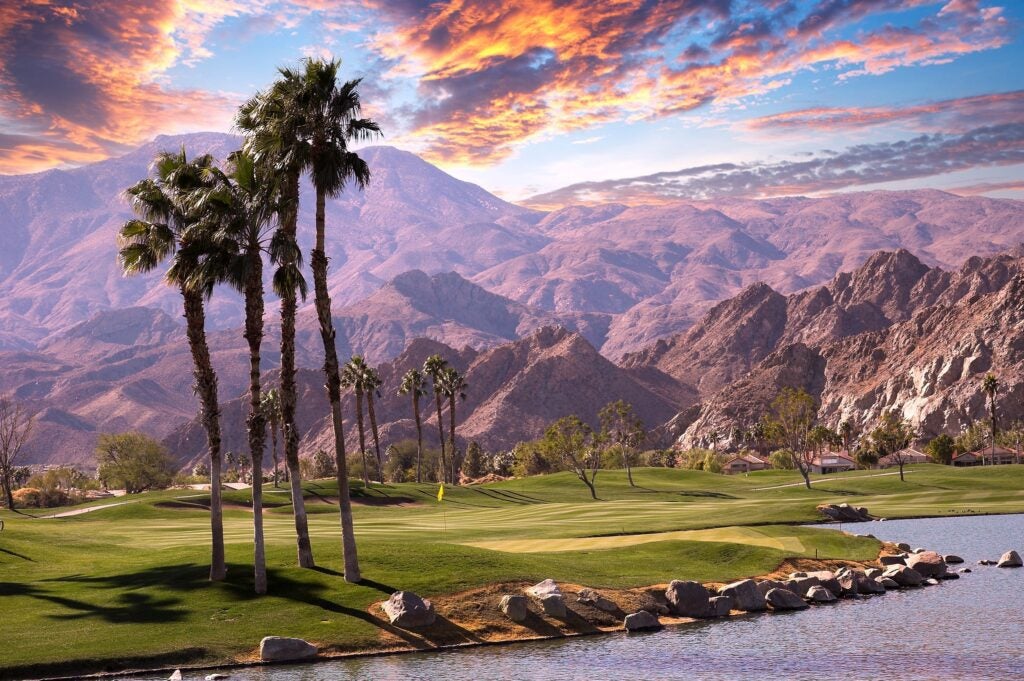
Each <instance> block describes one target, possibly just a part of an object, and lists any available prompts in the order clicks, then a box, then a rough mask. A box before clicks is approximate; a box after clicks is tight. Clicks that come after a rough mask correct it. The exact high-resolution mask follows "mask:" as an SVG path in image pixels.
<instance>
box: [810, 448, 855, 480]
mask: <svg viewBox="0 0 1024 681" xmlns="http://www.w3.org/2000/svg"><path fill="white" fill-rule="evenodd" d="M856 467H857V462H856V461H854V460H853V459H852V458H850V456H849V455H847V454H842V453H840V452H825V453H824V454H822V455H821V456H816V457H814V459H813V460H812V461H811V472H812V473H816V474H818V475H828V474H829V473H842V472H843V471H852V470H853V469H855V468H856Z"/></svg>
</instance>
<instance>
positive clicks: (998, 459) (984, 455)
mask: <svg viewBox="0 0 1024 681" xmlns="http://www.w3.org/2000/svg"><path fill="white" fill-rule="evenodd" d="M971 454H973V455H974V456H975V457H977V458H978V459H979V460H980V461H981V462H982V465H983V466H992V465H996V466H1000V465H1003V464H1010V463H1017V452H1015V451H1013V450H1012V449H1007V448H1006V447H1000V446H999V445H996V447H995V451H993V450H992V447H982V448H981V449H976V450H974V451H973V452H971Z"/></svg>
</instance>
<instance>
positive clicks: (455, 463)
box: [448, 394, 459, 485]
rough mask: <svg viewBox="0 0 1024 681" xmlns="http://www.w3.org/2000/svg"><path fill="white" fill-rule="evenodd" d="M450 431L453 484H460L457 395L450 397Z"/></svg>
mask: <svg viewBox="0 0 1024 681" xmlns="http://www.w3.org/2000/svg"><path fill="white" fill-rule="evenodd" d="M448 422H449V428H448V432H450V433H451V443H452V484H453V485H457V484H459V450H458V448H457V447H456V446H455V395H454V394H453V395H452V396H451V397H449V398H448Z"/></svg>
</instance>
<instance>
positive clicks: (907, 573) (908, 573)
mask: <svg viewBox="0 0 1024 681" xmlns="http://www.w3.org/2000/svg"><path fill="white" fill-rule="evenodd" d="M882 576H883V577H888V578H889V579H891V580H892V581H894V582H896V584H897V585H898V586H921V582H923V581H924V577H922V576H921V573H919V572H917V571H916V570H913V569H912V568H908V567H907V566H906V565H890V566H889V567H887V568H886V569H885V572H883V573H882Z"/></svg>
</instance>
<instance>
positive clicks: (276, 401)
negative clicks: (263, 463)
mask: <svg viewBox="0 0 1024 681" xmlns="http://www.w3.org/2000/svg"><path fill="white" fill-rule="evenodd" d="M260 406H261V408H262V409H263V416H264V418H265V419H266V420H267V426H268V428H269V429H270V460H271V461H273V462H274V487H277V486H278V484H277V483H278V480H279V478H280V471H279V461H278V458H277V431H278V429H279V428H280V427H281V394H280V393H279V392H277V389H276V388H271V389H270V390H267V391H266V392H264V393H263V397H262V399H261V400H260Z"/></svg>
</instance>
